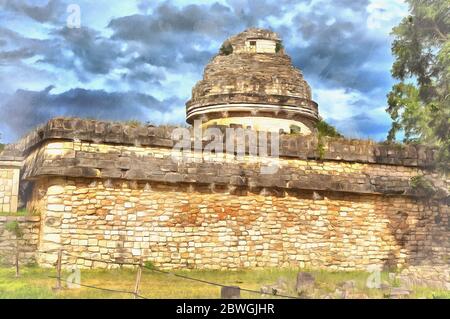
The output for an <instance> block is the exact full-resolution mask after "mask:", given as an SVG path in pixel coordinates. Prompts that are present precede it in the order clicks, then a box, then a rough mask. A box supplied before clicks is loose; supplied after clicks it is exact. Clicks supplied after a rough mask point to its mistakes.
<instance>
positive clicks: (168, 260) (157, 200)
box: [16, 119, 450, 270]
mask: <svg viewBox="0 0 450 319" xmlns="http://www.w3.org/2000/svg"><path fill="white" fill-rule="evenodd" d="M170 133H171V128H164V127H161V128H158V127H138V128H133V127H130V126H126V125H121V124H117V123H108V122H97V121H88V120H80V119H55V120H52V121H50V122H49V123H48V124H47V125H45V126H43V127H41V128H40V129H39V130H37V131H35V132H33V133H31V134H30V135H29V136H27V137H26V138H25V139H23V140H22V141H21V142H20V143H18V145H16V147H17V148H19V149H21V150H22V151H23V154H24V155H25V160H24V163H25V164H24V168H23V170H22V175H23V178H24V179H27V180H29V181H32V182H33V186H32V196H31V198H30V199H29V201H28V208H29V210H35V211H39V212H40V213H41V225H40V236H39V244H38V249H37V260H38V262H39V263H40V264H41V265H44V266H52V265H53V263H54V262H55V260H56V255H57V253H56V251H57V249H59V248H63V249H64V250H65V251H67V252H68V253H69V254H70V255H68V254H66V255H65V256H64V260H63V262H64V265H66V266H70V265H73V264H75V263H76V264H78V265H80V266H83V267H107V266H108V265H107V264H106V263H101V262H92V261H88V260H85V259H83V258H76V257H75V256H80V257H88V258H91V259H98V260H104V261H109V262H111V261H117V262H119V261H126V262H128V261H134V262H135V261H138V260H140V259H143V260H151V261H152V262H154V263H155V265H156V266H158V267H162V268H240V267H280V266H299V267H318V268H328V269H345V270H352V269H366V267H367V266H368V265H381V266H404V265H411V264H414V265H418V264H422V263H425V262H433V263H434V264H444V265H448V263H449V259H448V256H449V252H450V250H449V249H450V242H449V219H448V216H449V207H448V204H447V202H446V201H445V198H444V199H443V195H442V194H441V195H439V194H438V195H439V196H438V195H436V196H434V197H433V198H427V197H423V194H421V192H420V191H419V190H417V189H413V188H412V187H411V178H412V177H414V176H418V175H424V176H427V177H429V178H435V179H436V178H437V175H436V174H435V173H433V171H432V169H431V168H430V164H431V163H432V156H433V153H432V151H431V150H430V149H427V148H424V147H421V146H410V147H405V148H399V147H395V146H386V145H380V144H376V143H370V142H364V141H348V140H342V139H341V140H326V141H325V145H324V147H325V154H324V156H323V158H322V159H320V158H319V155H318V154H317V153H318V151H317V140H316V139H315V138H314V137H312V136H311V137H305V136H290V135H283V136H282V137H281V142H280V144H281V145H280V154H281V158H280V160H279V162H278V163H277V164H278V165H279V170H278V172H277V173H275V174H273V175H261V174H260V167H261V165H262V163H267V162H270V160H269V159H267V158H263V157H253V156H249V155H247V156H245V158H243V159H241V160H239V159H238V158H236V155H235V154H230V153H217V154H207V155H205V154H203V155H202V154H201V153H198V152H193V153H191V154H190V155H188V158H185V159H184V160H183V161H181V160H180V161H173V159H172V158H171V155H172V149H171V148H172V146H173V144H174V141H172V140H171V139H170ZM189 156H190V157H189ZM441 184H442V185H438V186H440V187H441V188H444V189H446V187H447V188H448V186H447V185H448V184H446V182H445V181H444V180H442V179H441ZM444 197H445V196H444ZM111 266H114V265H109V267H111Z"/></svg>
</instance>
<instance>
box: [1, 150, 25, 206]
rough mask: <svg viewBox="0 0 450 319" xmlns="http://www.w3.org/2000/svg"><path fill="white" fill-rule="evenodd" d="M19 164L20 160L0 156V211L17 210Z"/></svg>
mask: <svg viewBox="0 0 450 319" xmlns="http://www.w3.org/2000/svg"><path fill="white" fill-rule="evenodd" d="M21 166H22V162H21V161H18V160H16V159H14V158H12V159H10V158H6V157H5V156H0V212H6V213H15V212H17V206H18V201H19V179H20V168H21Z"/></svg>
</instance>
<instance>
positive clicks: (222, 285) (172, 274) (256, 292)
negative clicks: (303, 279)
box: [41, 250, 299, 299]
mask: <svg viewBox="0 0 450 319" xmlns="http://www.w3.org/2000/svg"><path fill="white" fill-rule="evenodd" d="M56 251H57V250H52V251H45V252H42V251H41V253H47V252H56ZM64 253H65V255H67V256H70V257H73V258H80V259H83V260H88V261H92V262H101V263H105V264H115V265H117V264H118V265H130V266H141V267H142V266H143V267H144V268H143V269H144V270H147V271H154V272H158V273H161V274H165V275H170V276H175V277H179V278H182V279H186V280H191V281H196V282H200V283H204V284H207V285H212V286H217V287H222V288H223V287H229V286H228V285H224V284H220V283H215V282H212V281H207V280H203V279H198V278H193V277H189V276H185V275H180V274H175V273H171V272H168V271H164V270H160V269H155V268H152V269H150V268H147V267H145V265H143V264H142V263H133V262H124V261H107V260H101V259H93V258H88V257H83V256H75V255H72V254H70V253H68V252H67V251H64ZM55 278H57V277H55ZM239 289H240V290H241V291H245V292H248V293H254V294H259V295H267V296H272V297H282V298H288V299H299V298H298V297H294V296H289V295H284V294H272V293H268V292H263V291H257V290H252V289H246V288H240V287H239ZM126 293H131V294H134V293H132V292H126Z"/></svg>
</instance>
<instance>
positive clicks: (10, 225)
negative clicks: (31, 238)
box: [5, 220, 23, 238]
mask: <svg viewBox="0 0 450 319" xmlns="http://www.w3.org/2000/svg"><path fill="white" fill-rule="evenodd" d="M5 229H6V230H7V231H9V232H11V233H13V234H14V235H16V237H17V238H21V237H22V235H23V234H22V230H21V229H20V225H19V223H18V222H17V221H16V220H14V221H10V222H7V223H6V224H5Z"/></svg>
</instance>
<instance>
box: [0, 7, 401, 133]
mask: <svg viewBox="0 0 450 319" xmlns="http://www.w3.org/2000/svg"><path fill="white" fill-rule="evenodd" d="M70 4H77V5H79V8H80V14H81V15H80V18H81V19H80V22H81V27H80V28H68V27H67V19H68V17H69V16H70V12H68V11H67V9H68V6H69V5H70ZM407 9H408V8H407V6H406V4H404V3H403V2H402V1H400V0H335V1H325V0H305V1H299V0H295V1H290V0H247V1H241V0H219V1H181V0H176V1H157V0H150V1H138V0H136V1H110V0H109V1H107V0H97V1H74V0H70V1H62V0H61V1H56V0H55V1H52V0H50V1H48V0H42V1H39V0H35V1H25V0H14V1H9V0H0V133H1V134H2V142H13V141H14V140H16V139H17V138H18V137H20V136H22V135H23V134H24V133H26V132H27V131H28V130H30V129H31V128H32V127H34V126H36V125H38V124H40V123H43V122H45V121H47V120H48V119H50V118H52V117H54V116H61V115H63V116H80V117H90V118H99V119H108V120H127V119H137V120H141V121H150V122H152V123H155V124H166V123H170V124H181V123H184V118H185V105H184V103H185V102H186V101H187V100H188V99H189V98H190V94H191V89H192V87H193V85H194V84H195V83H196V82H197V81H198V80H200V79H201V77H202V72H203V68H204V66H205V65H206V63H207V62H208V61H209V60H210V59H211V58H212V57H213V56H214V55H215V54H216V53H217V51H218V49H219V47H220V45H221V43H222V42H223V41H224V40H225V39H226V38H227V37H229V36H231V35H233V34H235V33H238V32H241V31H243V30H244V29H246V28H248V27H264V28H270V29H272V30H274V31H276V32H278V33H279V34H280V35H281V37H282V38H283V42H284V47H285V49H286V51H287V53H288V54H289V55H290V56H291V57H292V60H293V63H294V65H295V66H296V67H298V68H300V69H301V70H302V71H303V74H304V77H305V78H306V80H307V81H308V82H309V84H310V85H311V87H312V92H313V97H314V100H315V101H316V102H318V104H319V112H320V114H321V115H322V117H323V118H324V119H326V120H327V121H328V122H330V123H332V124H334V125H335V126H336V127H337V128H338V129H339V130H340V131H341V132H343V133H344V134H345V135H347V136H349V137H357V138H372V139H375V140H383V139H384V138H385V137H386V134H387V131H388V130H389V127H390V118H389V116H388V115H387V113H386V112H385V111H384V110H385V108H386V94H387V93H388V92H389V90H390V87H391V86H392V84H393V83H394V81H393V79H392V78H391V76H390V68H391V65H392V62H393V58H392V55H391V52H390V46H391V41H392V38H391V37H390V36H389V33H390V31H391V28H392V27H393V26H395V25H397V24H398V23H399V22H400V20H401V19H402V18H403V17H404V16H406V15H407V14H408V11H407Z"/></svg>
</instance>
